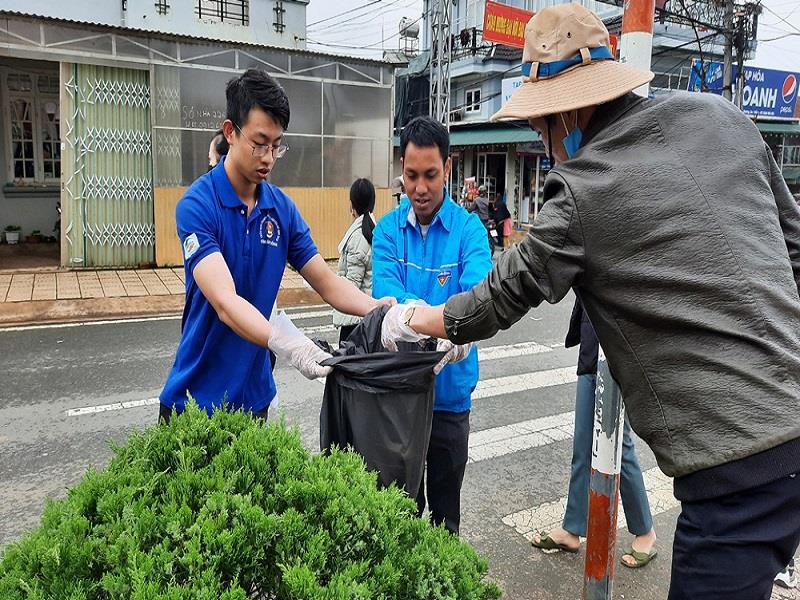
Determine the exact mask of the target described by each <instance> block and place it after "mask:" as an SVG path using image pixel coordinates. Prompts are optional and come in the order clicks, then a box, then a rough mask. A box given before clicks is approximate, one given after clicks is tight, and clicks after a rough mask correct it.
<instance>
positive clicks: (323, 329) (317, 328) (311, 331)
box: [299, 324, 336, 336]
mask: <svg viewBox="0 0 800 600" xmlns="http://www.w3.org/2000/svg"><path fill="white" fill-rule="evenodd" d="M299 329H300V331H302V332H303V333H304V334H305V335H308V336H311V335H317V334H320V333H330V332H332V331H335V330H336V328H335V327H334V326H333V324H330V325H312V326H311V327H300V328H299Z"/></svg>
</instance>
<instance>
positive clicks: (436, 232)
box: [372, 117, 492, 533]
mask: <svg viewBox="0 0 800 600" xmlns="http://www.w3.org/2000/svg"><path fill="white" fill-rule="evenodd" d="M400 151H401V161H402V165H403V182H404V185H405V191H406V195H407V197H406V198H404V199H403V200H402V202H401V203H400V206H399V207H398V208H396V209H395V210H393V211H392V212H390V213H389V214H388V215H386V216H385V217H384V218H383V219H381V221H380V222H379V223H378V225H377V226H376V228H375V232H374V235H373V241H372V273H373V288H372V289H373V294H374V295H375V296H376V297H380V296H393V297H395V298H397V300H398V301H399V302H404V303H405V302H410V301H422V302H424V303H428V304H432V305H437V304H441V303H443V302H445V301H447V299H448V298H449V297H450V296H452V295H454V294H457V293H459V292H464V291H467V290H470V289H472V287H473V286H474V285H475V284H477V283H478V282H480V281H481V280H483V278H484V277H485V276H486V274H487V273H488V272H489V271H490V270H491V268H492V259H491V255H490V253H489V245H488V244H487V243H486V229H485V228H484V226H483V225H482V224H481V222H480V220H479V219H478V217H477V216H476V215H470V214H469V213H468V212H467V211H466V210H465V209H464V208H462V207H460V206H459V205H457V204H456V203H455V202H453V201H452V200H451V199H450V197H449V195H448V194H447V191H446V190H445V183H446V182H447V179H448V176H449V175H450V167H451V161H450V157H449V153H450V140H449V136H448V133H447V130H446V129H445V128H444V126H443V125H442V124H441V123H439V122H437V121H435V120H433V119H431V118H429V117H420V118H417V119H414V120H413V121H411V122H410V123H409V124H408V125H406V127H405V128H404V129H403V131H402V132H401V134H400ZM387 347H388V346H387ZM439 347H440V349H448V350H449V352H448V354H449V356H448V357H446V359H447V361H446V362H453V363H455V362H456V361H457V360H459V359H461V358H463V359H464V360H461V362H458V363H457V364H447V366H445V367H444V368H443V369H442V370H441V372H440V373H439V374H438V376H437V378H436V392H435V393H436V396H435V400H434V405H433V411H434V412H433V427H432V430H431V439H430V445H429V447H428V456H427V476H426V477H427V481H426V482H423V485H422V486H420V492H419V495H418V497H417V506H418V508H419V510H420V514H421V513H422V511H423V510H424V509H425V505H426V491H427V505H428V507H429V509H430V513H431V519H432V520H433V522H434V523H437V524H439V523H444V524H445V526H446V527H447V529H449V530H450V531H452V532H453V533H458V528H459V522H460V518H461V484H462V482H463V480H464V470H465V468H466V465H467V455H468V449H469V412H470V408H471V406H472V402H471V395H472V391H473V390H474V389H475V386H476V385H477V383H478V351H477V348H472V347H471V346H467V347H461V346H456V347H453V345H452V344H450V342H447V341H441V342H440V346H439ZM390 349H391V348H390ZM425 483H427V485H425ZM426 488H427V490H426Z"/></svg>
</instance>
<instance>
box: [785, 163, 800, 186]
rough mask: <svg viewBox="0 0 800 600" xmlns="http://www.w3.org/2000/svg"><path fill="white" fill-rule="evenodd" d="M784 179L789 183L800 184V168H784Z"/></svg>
mask: <svg viewBox="0 0 800 600" xmlns="http://www.w3.org/2000/svg"><path fill="white" fill-rule="evenodd" d="M783 178H784V179H785V180H786V181H787V183H792V184H794V183H800V167H783Z"/></svg>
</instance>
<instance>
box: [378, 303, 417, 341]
mask: <svg viewBox="0 0 800 600" xmlns="http://www.w3.org/2000/svg"><path fill="white" fill-rule="evenodd" d="M417 306H427V305H426V304H425V303H424V302H421V301H415V302H414V303H413V304H411V303H409V304H396V305H395V306H393V307H392V308H390V309H389V310H388V312H387V313H386V316H384V317H383V324H382V325H381V344H382V345H383V347H384V348H386V349H387V350H388V351H389V352H397V342H419V341H421V340H424V339H425V338H426V337H427V336H424V335H420V334H418V333H417V332H416V331H414V330H413V329H411V327H409V326H408V325H407V323H408V321H409V320H410V319H411V315H412V312H411V311H412V310H413V309H414V308H416V307H417Z"/></svg>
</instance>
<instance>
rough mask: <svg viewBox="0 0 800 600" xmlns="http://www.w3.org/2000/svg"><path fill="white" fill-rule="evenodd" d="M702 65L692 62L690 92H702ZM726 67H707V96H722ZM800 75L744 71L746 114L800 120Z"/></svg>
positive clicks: (760, 70)
mask: <svg viewBox="0 0 800 600" xmlns="http://www.w3.org/2000/svg"><path fill="white" fill-rule="evenodd" d="M701 64H702V63H701V62H700V61H699V60H698V59H694V60H693V61H692V74H691V76H690V77H689V91H690V92H699V91H701V90H700V82H701V78H702V73H701V68H700V67H701ZM723 72H724V66H723V64H722V63H719V62H708V61H707V62H706V63H705V84H704V86H703V90H702V91H704V92H711V93H712V94H720V95H721V94H722V82H723ZM737 74H738V69H737V67H736V65H733V73H732V75H731V77H732V79H733V86H734V90H733V97H736V89H735V87H736V76H737ZM799 79H800V73H792V72H789V71H776V70H773V69H760V68H758V67H745V68H744V82H745V83H744V90H742V110H743V111H744V112H745V113H746V114H748V115H753V116H760V117H779V118H784V119H792V118H797V117H798V116H800V112H798V103H797V95H798V89H797V88H798V85H800V82H798V80H799Z"/></svg>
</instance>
